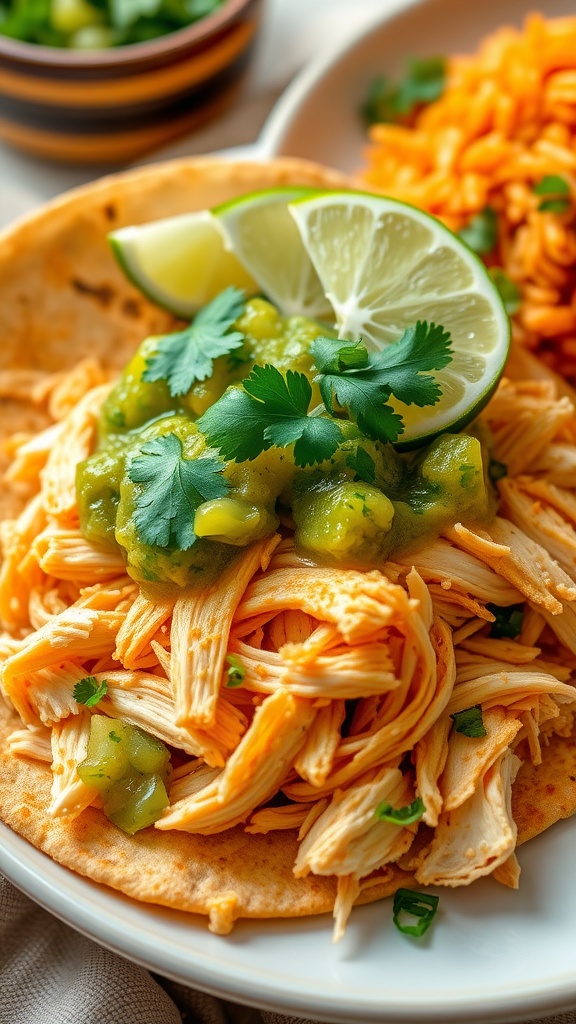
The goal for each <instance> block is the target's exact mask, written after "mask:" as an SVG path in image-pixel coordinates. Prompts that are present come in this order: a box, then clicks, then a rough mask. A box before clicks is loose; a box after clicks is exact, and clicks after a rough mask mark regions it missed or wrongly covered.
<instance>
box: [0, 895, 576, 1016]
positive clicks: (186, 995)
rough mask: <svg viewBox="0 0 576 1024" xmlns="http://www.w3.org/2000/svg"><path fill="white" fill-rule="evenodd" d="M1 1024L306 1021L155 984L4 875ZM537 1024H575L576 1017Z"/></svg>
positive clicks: (0, 938)
mask: <svg viewBox="0 0 576 1024" xmlns="http://www.w3.org/2000/svg"><path fill="white" fill-rule="evenodd" d="M0 1024H306V1022H305V1021H302V1020H301V1019H296V1018H295V1017H285V1016H282V1015H280V1014H277V1013H267V1012H265V1011H260V1010H251V1009H249V1008H248V1007H243V1006H237V1005H236V1004H234V1003H229V1002H226V1001H224V1000H222V999H215V998H213V997H212V996H207V995H204V993H202V992H198V991H195V990H193V989H187V988H185V987H184V986H182V985H176V984H174V983H172V982H170V981H167V980H166V979H163V978H159V979H156V980H155V979H154V978H153V977H152V975H150V974H149V973H148V972H147V971H145V970H144V969H143V968H142V967H137V966H136V965H135V964H132V963H130V962H129V961H127V960H123V959H122V957H119V956H117V955H116V954H115V953H110V952H108V950H107V949H102V948H101V947H100V946H97V945H96V943H94V942H91V941H90V939H85V938H84V937H83V936H82V935H79V934H78V933H77V932H75V931H72V929H71V928H68V927H67V926H66V925H64V924H62V923H61V922H60V921H58V920H56V918H55V917H52V916H51V915H50V914H48V913H47V912H46V911H45V910H42V909H41V908H40V907H37V906H36V905H35V904H34V903H32V902H31V900H29V899H28V898H27V897H26V896H24V895H22V893H20V892H18V891H17V890H16V889H14V887H13V886H12V885H10V883H9V882H7V881H6V879H4V878H2V876H0ZM350 1024H354V1022H350ZM463 1024H464V1022H463ZM535 1024H576V1011H574V1012H572V1013H562V1014H560V1015H559V1016H557V1017H546V1018H542V1019H540V1020H539V1021H536V1022H535Z"/></svg>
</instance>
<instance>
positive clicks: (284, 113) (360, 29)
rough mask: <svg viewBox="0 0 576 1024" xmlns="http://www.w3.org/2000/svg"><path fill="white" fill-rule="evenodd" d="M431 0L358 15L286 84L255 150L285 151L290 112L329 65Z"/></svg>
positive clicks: (409, 1) (268, 153)
mask: <svg viewBox="0 0 576 1024" xmlns="http://www.w3.org/2000/svg"><path fill="white" fill-rule="evenodd" d="M434 2H435V0H404V2H403V3H401V4H400V5H399V6H397V7H394V8H393V9H392V10H391V11H376V12H375V13H373V14H371V15H369V16H368V17H367V18H364V19H362V22H361V24H360V25H359V26H357V27H356V29H355V30H354V31H353V32H352V33H351V34H350V35H349V36H347V37H346V38H345V39H341V40H339V41H338V42H336V43H335V44H334V45H333V46H331V47H329V48H328V49H327V50H326V51H325V52H324V53H323V54H322V55H321V56H320V57H318V58H316V60H313V61H311V62H310V63H309V64H306V65H305V66H304V67H303V68H302V69H301V70H300V71H299V72H298V73H297V74H296V75H295V77H294V78H293V79H292V81H291V82H290V83H289V85H287V87H286V88H285V89H284V91H283V92H282V93H281V95H280V97H279V98H278V99H277V100H276V103H275V104H274V106H273V107H272V109H271V111H270V112H269V114H268V116H267V117H266V120H265V121H264V124H263V126H262V128H261V130H260V134H259V135H258V138H257V139H256V143H255V145H256V146H257V148H258V151H259V152H260V153H261V154H262V155H263V156H264V157H265V158H266V159H270V158H272V157H276V156H284V155H286V154H285V153H284V151H283V148H282V147H283V142H284V138H285V136H286V134H287V131H288V129H289V128H290V127H291V125H292V122H293V117H294V112H295V111H296V110H297V109H298V107H299V106H300V104H301V103H302V101H303V100H304V99H305V98H306V95H307V93H308V92H309V90H310V89H311V88H312V87H313V86H315V85H317V83H318V82H319V81H320V80H321V79H322V78H323V77H324V75H325V74H326V73H327V72H328V71H330V70H331V68H332V67H333V65H334V64H336V63H337V62H338V61H339V60H340V59H341V58H342V57H344V56H345V54H347V53H349V52H350V51H352V50H354V49H355V48H356V47H357V46H358V45H360V43H362V42H363V40H364V39H365V38H366V37H367V36H369V35H370V33H371V32H373V31H374V30H375V29H378V28H381V27H382V26H383V25H388V24H391V23H392V22H394V21H395V20H396V19H398V18H401V17H403V16H404V15H405V14H406V13H407V11H409V10H412V8H415V7H424V6H431V5H432V4H433V3H434Z"/></svg>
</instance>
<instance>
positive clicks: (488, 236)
mask: <svg viewBox="0 0 576 1024" xmlns="http://www.w3.org/2000/svg"><path fill="white" fill-rule="evenodd" d="M458 236H459V238H461V239H462V241H463V242H466V245H467V246H469V248H470V249H473V251H474V252H477V253H478V255H480V256H485V255H486V254H487V253H489V252H492V250H493V249H494V247H495V246H496V242H497V241H498V217H497V216H496V211H495V210H493V209H492V207H491V206H485V207H484V209H483V210H482V211H481V212H480V213H477V214H476V216H475V217H472V220H470V221H469V222H468V224H466V225H465V226H464V227H463V228H460V231H459V232H458Z"/></svg>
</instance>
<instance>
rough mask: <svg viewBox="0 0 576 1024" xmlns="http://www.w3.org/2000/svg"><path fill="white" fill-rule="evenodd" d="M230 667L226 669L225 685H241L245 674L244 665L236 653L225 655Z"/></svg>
mask: <svg viewBox="0 0 576 1024" xmlns="http://www.w3.org/2000/svg"><path fill="white" fill-rule="evenodd" d="M226 661H227V662H228V664H229V666H230V668H229V669H228V677H227V680H226V686H227V687H230V688H232V687H235V686H242V682H243V680H244V676H245V675H246V666H245V665H244V664H243V663H242V662H241V661H240V658H239V657H238V656H237V655H236V654H228V655H227V656H226Z"/></svg>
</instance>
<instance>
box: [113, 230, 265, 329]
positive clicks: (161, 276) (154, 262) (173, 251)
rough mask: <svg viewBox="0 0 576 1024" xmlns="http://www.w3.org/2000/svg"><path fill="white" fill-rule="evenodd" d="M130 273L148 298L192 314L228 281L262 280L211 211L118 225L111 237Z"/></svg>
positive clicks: (247, 285) (251, 286)
mask: <svg viewBox="0 0 576 1024" xmlns="http://www.w3.org/2000/svg"><path fill="white" fill-rule="evenodd" d="M108 238H109V241H110V244H111V246H112V251H113V253H114V255H115V256H116V259H117V260H118V262H119V264H120V266H121V267H122V269H123V271H124V273H125V274H126V276H127V277H128V278H129V279H130V280H131V281H132V283H133V284H135V285H136V287H137V288H139V289H140V291H142V292H144V294H145V295H147V296H148V298H149V299H152V301H153V302H157V303H158V305H159V306H164V308H165V309H168V310H170V312H171V313H174V314H175V315H176V316H180V317H183V318H184V319H188V318H190V317H191V316H193V315H194V313H196V312H197V310H199V309H200V308H201V307H202V306H205V305H206V303H207V302H210V300H211V299H213V298H214V296H215V295H218V293H219V292H221V291H222V290H223V289H224V288H226V287H227V286H228V285H236V287H237V288H243V289H245V290H246V291H247V292H248V293H249V294H252V295H253V294H254V293H255V292H257V291H258V290H259V288H258V285H257V284H256V282H255V281H254V279H253V278H252V277H251V276H250V274H249V273H248V271H246V270H245V269H244V266H243V265H242V263H241V262H240V261H239V260H238V259H237V258H236V256H235V255H234V254H233V253H232V252H229V251H227V250H226V248H225V244H224V240H223V238H222V234H221V232H220V231H219V230H218V227H217V226H216V223H215V221H214V218H213V217H212V215H211V214H210V212H209V211H208V210H201V211H200V212H199V213H184V214H181V215H180V216H178V217H168V218H166V219H164V220H157V221H152V222H151V223H149V224H141V225H138V226H136V227H128V228H120V229H119V230H118V231H112V232H111V233H110V235H109V236H108Z"/></svg>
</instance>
